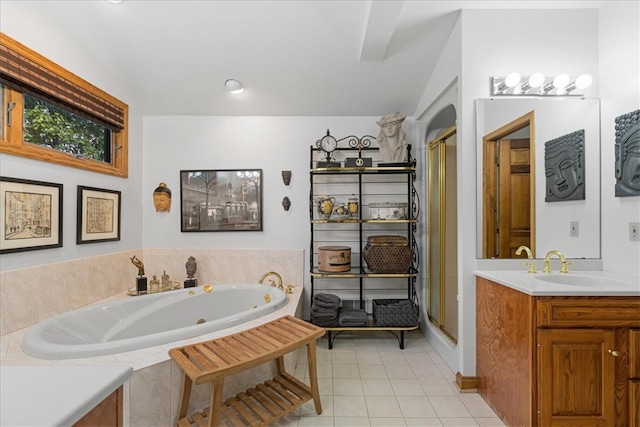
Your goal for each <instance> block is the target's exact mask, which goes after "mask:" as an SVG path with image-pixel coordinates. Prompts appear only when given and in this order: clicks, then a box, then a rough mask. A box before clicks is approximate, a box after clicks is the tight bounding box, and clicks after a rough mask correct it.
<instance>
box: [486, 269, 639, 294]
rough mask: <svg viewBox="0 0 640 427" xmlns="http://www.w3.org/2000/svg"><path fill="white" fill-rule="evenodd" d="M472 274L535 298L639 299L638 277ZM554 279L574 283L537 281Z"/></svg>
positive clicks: (503, 272)
mask: <svg viewBox="0 0 640 427" xmlns="http://www.w3.org/2000/svg"><path fill="white" fill-rule="evenodd" d="M475 275H476V276H480V277H483V278H485V279H489V280H491V281H493V282H496V283H500V284H502V285H504V286H508V287H510V288H512V289H515V290H517V291H520V292H522V293H525V294H528V295H535V296H538V295H556V296H640V277H637V276H630V275H625V274H619V273H611V272H606V271H569V273H566V274H563V275H560V274H559V273H557V272H554V273H552V274H547V273H543V272H540V271H539V272H538V273H527V271H526V270H522V271H512V270H491V271H485V270H480V271H476V272H475ZM545 276H546V277H545ZM554 276H565V277H560V279H567V278H568V279H570V280H572V281H575V283H572V284H561V283H553V282H548V281H544V280H540V279H545V278H546V279H553V277H554ZM569 276H571V277H569Z"/></svg>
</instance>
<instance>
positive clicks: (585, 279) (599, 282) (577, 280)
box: [535, 273, 624, 286]
mask: <svg viewBox="0 0 640 427" xmlns="http://www.w3.org/2000/svg"><path fill="white" fill-rule="evenodd" d="M535 279H536V280H541V281H543V282H549V283H556V284H559V285H571V286H620V285H622V286H624V283H622V282H619V281H617V280H612V279H610V278H607V277H600V276H587V275H584V274H571V273H567V274H540V275H536V276H535Z"/></svg>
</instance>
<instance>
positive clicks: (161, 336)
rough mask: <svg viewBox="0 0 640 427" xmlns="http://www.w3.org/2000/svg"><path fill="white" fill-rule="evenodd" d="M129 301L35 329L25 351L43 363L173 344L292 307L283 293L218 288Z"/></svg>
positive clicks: (61, 317)
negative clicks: (46, 360) (287, 306)
mask: <svg viewBox="0 0 640 427" xmlns="http://www.w3.org/2000/svg"><path fill="white" fill-rule="evenodd" d="M206 289H209V288H208V287H206V286H204V287H196V288H187V289H179V290H175V291H169V292H164V293H158V294H151V295H143V296H138V297H129V298H127V299H120V300H116V301H110V302H106V303H102V304H99V305H93V306H88V307H83V308H79V309H76V310H72V311H69V312H66V313H62V314H59V315H57V316H54V317H51V318H49V319H46V320H43V321H42V322H40V323H38V324H36V325H34V326H32V327H30V328H29V330H28V331H27V332H26V334H25V336H24V339H23V341H22V350H23V351H24V352H25V353H26V354H28V355H30V356H33V357H37V358H41V359H52V360H60V359H78V358H84V357H92V356H103V355H107V354H114V353H120V352H123V351H132V350H138V349H141V348H145V347H150V346H156V345H161V344H166V343H170V342H173V341H178V340H182V339H186V338H191V337H195V336H199V335H203V334H207V333H209V332H215V331H218V330H221V329H225V328H229V327H231V326H235V325H239V324H241V323H244V322H248V321H250V320H253V319H256V318H258V317H261V316H264V315H266V314H268V313H271V312H273V311H275V310H278V309H279V308H281V307H282V306H284V305H285V304H287V301H288V298H287V295H286V293H285V292H283V291H282V290H280V289H277V288H274V287H271V286H266V285H258V284H247V285H243V284H242V285H215V286H213V290H212V291H211V292H206Z"/></svg>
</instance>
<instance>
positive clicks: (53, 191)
mask: <svg viewBox="0 0 640 427" xmlns="http://www.w3.org/2000/svg"><path fill="white" fill-rule="evenodd" d="M0 198H1V200H0V217H1V218H2V223H3V227H2V230H1V231H0V253H2V254H7V253H13V252H22V251H34V250H39V249H51V248H60V247H62V184H55V183H52V182H42V181H32V180H28V179H19V178H8V177H0Z"/></svg>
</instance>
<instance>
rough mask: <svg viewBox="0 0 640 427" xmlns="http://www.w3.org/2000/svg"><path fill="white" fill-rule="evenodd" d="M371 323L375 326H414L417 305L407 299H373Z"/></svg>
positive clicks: (416, 320)
mask: <svg viewBox="0 0 640 427" xmlns="http://www.w3.org/2000/svg"><path fill="white" fill-rule="evenodd" d="M372 307H373V321H374V323H375V325H376V326H416V325H417V324H418V314H419V313H418V312H419V309H418V305H417V304H416V303H414V302H412V301H410V300H408V299H374V300H373V305H372Z"/></svg>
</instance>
